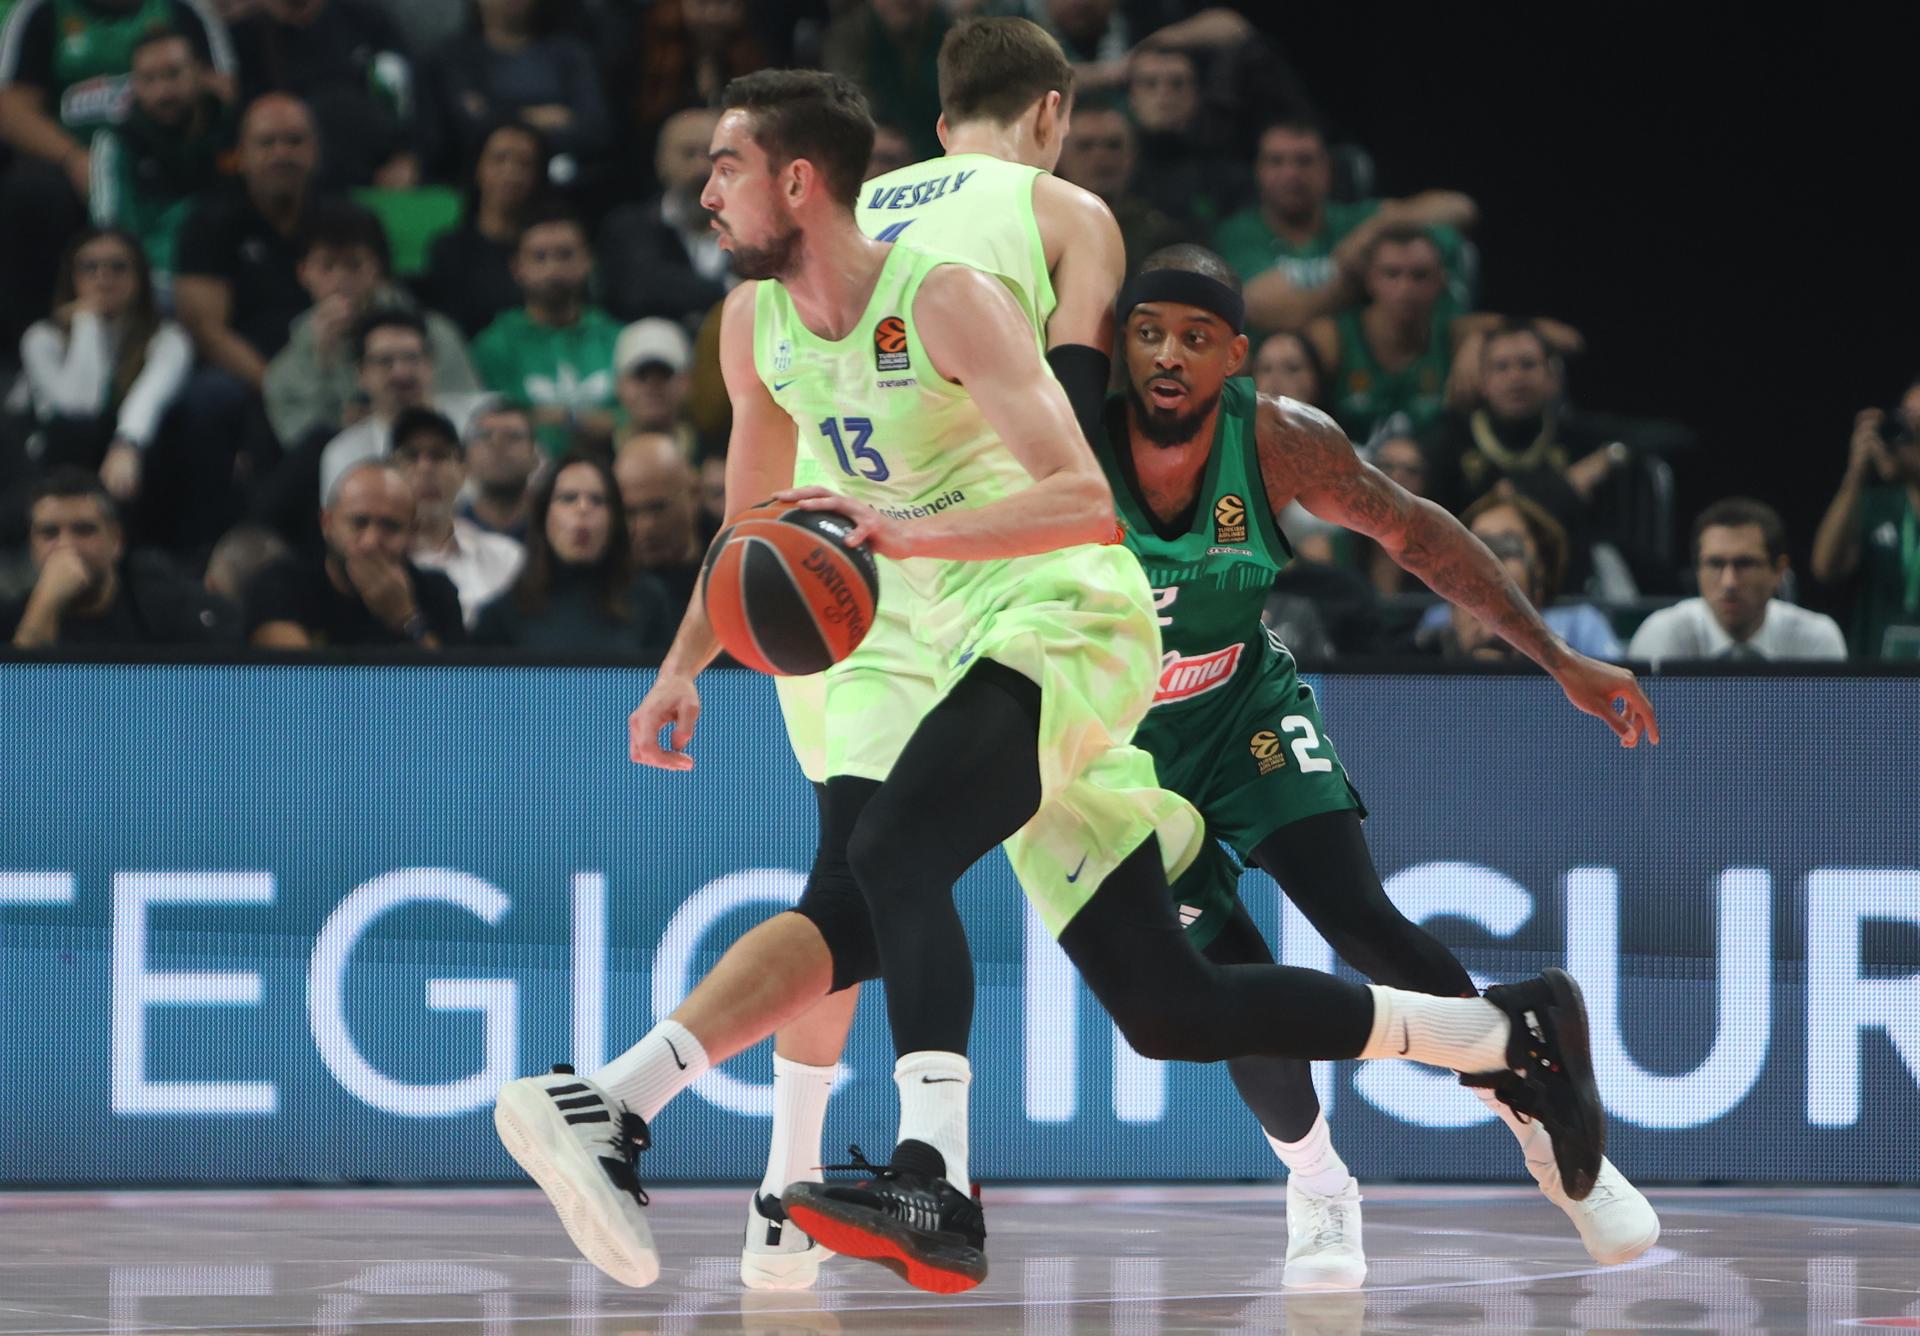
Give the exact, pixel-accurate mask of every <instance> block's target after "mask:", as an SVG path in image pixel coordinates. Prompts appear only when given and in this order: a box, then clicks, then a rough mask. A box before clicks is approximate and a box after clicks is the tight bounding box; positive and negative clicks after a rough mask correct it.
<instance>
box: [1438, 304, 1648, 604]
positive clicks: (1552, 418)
mask: <svg viewBox="0 0 1920 1336" xmlns="http://www.w3.org/2000/svg"><path fill="white" fill-rule="evenodd" d="M1480 318H1481V317H1473V319H1476V320H1477V319H1480ZM1551 328H1552V326H1550V325H1546V324H1544V323H1543V322H1540V321H1533V320H1522V319H1507V320H1501V321H1499V322H1498V323H1496V324H1494V325H1493V326H1492V328H1491V329H1488V330H1486V331H1484V332H1481V333H1478V334H1477V335H1469V337H1468V339H1467V340H1466V341H1464V342H1463V343H1462V344H1461V354H1460V358H1459V359H1458V360H1457V361H1456V365H1455V370H1456V373H1458V371H1459V370H1460V369H1461V366H1460V364H1461V363H1467V364H1476V365H1477V366H1478V375H1477V377H1476V379H1477V382H1478V398H1479V401H1480V402H1479V403H1478V404H1477V405H1475V406H1471V407H1470V408H1469V409H1468V410H1467V411H1465V412H1456V413H1453V414H1451V415H1449V416H1448V417H1446V418H1444V419H1442V420H1439V421H1435V422H1433V423H1431V424H1430V425H1429V426H1428V428H1427V429H1426V431H1425V432H1424V433H1423V435H1422V442H1423V444H1425V445H1426V447H1427V451H1428V455H1429V458H1430V462H1431V465H1432V472H1433V476H1434V495H1435V498H1436V499H1437V500H1438V501H1439V502H1440V503H1441V504H1442V505H1444V506H1446V507H1448V508H1449V509H1451V510H1461V509H1464V508H1465V507H1467V506H1469V505H1471V504H1472V503H1473V502H1475V501H1477V500H1479V499H1480V498H1481V497H1483V496H1485V495H1486V494H1487V493H1488V492H1490V491H1492V490H1493V489H1495V488H1496V487H1500V486H1502V485H1505V486H1508V487H1511V488H1512V489H1513V490H1515V491H1518V492H1519V493H1521V494H1522V495H1523V496H1526V497H1528V498H1529V499H1531V500H1533V501H1535V502H1537V503H1538V504H1539V505H1540V506H1542V507H1543V508H1545V509H1546V511H1547V512H1548V513H1549V514H1550V515H1552V516H1553V517H1554V519H1555V520H1556V521H1558V522H1559V524H1560V527H1561V528H1563V529H1565V530H1566V531H1567V536H1568V540H1569V542H1570V543H1571V544H1572V548H1571V551H1570V553H1569V560H1568V574H1567V578H1568V583H1569V587H1571V588H1573V589H1583V588H1585V587H1586V583H1587V575H1588V571H1589V569H1590V567H1591V561H1592V557H1591V542H1592V539H1591V533H1592V513H1591V512H1592V499H1593V497H1594V494H1595V493H1596V491H1598V489H1599V488H1600V486H1601V484H1602V483H1603V482H1604V481H1605V480H1606V478H1607V476H1608V475H1609V474H1610V473H1612V472H1613V471H1614V470H1615V469H1618V468H1620V467H1622V466H1623V465H1624V464H1626V463H1627V461H1628V459H1629V458H1630V455H1629V452H1628V450H1627V447H1626V446H1625V445H1623V444H1620V443H1618V442H1617V441H1614V440H1612V439H1611V435H1612V432H1613V431H1614V427H1613V426H1612V425H1611V424H1601V423H1598V422H1593V421H1590V420H1588V419H1587V418H1585V417H1583V416H1581V415H1580V414H1578V413H1575V412H1573V411H1571V410H1570V409H1569V408H1568V407H1567V406H1566V405H1565V404H1564V403H1563V401H1562V393H1561V389H1562V386H1561V367H1560V350H1559V349H1558V348H1556V347H1555V346H1554V344H1553V343H1552V342H1550V337H1551V335H1550V332H1549V331H1550V329H1551ZM1559 329H1560V330H1561V331H1562V335H1561V340H1562V342H1568V341H1571V340H1577V338H1578V336H1577V335H1574V334H1573V333H1572V331H1570V330H1566V328H1565V327H1564V326H1560V327H1559Z"/></svg>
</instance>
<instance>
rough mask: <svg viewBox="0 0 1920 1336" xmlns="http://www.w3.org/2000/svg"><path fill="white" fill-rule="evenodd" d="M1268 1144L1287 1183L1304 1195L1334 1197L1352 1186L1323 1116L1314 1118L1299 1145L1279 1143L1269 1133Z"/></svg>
mask: <svg viewBox="0 0 1920 1336" xmlns="http://www.w3.org/2000/svg"><path fill="white" fill-rule="evenodd" d="M1267 1144H1268V1145H1269V1146H1272V1147H1273V1153H1274V1154H1275V1155H1278V1156H1279V1157H1280V1163H1282V1164H1284V1165H1286V1166H1287V1180H1288V1181H1289V1182H1291V1183H1295V1184H1298V1185H1299V1187H1300V1190H1301V1191H1303V1192H1311V1193H1312V1194H1313V1195H1314V1196H1316V1197H1335V1196H1338V1195H1339V1194H1340V1193H1342V1192H1345V1191H1346V1190H1347V1184H1349V1183H1351V1182H1353V1175H1352V1174H1350V1173H1348V1172H1347V1162H1346V1161H1345V1160H1343V1159H1341V1158H1340V1152H1339V1151H1337V1150H1335V1149H1334V1148H1333V1132H1332V1130H1331V1129H1330V1128H1328V1126H1327V1116H1326V1114H1324V1113H1321V1114H1316V1115H1314V1119H1313V1126H1312V1127H1310V1128H1308V1129H1307V1134H1306V1135H1305V1136H1303V1137H1301V1138H1300V1139H1299V1140H1298V1141H1282V1140H1281V1139H1280V1138H1279V1137H1276V1136H1274V1135H1272V1134H1271V1133H1269V1134H1268V1135H1267Z"/></svg>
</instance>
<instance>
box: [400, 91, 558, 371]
mask: <svg viewBox="0 0 1920 1336" xmlns="http://www.w3.org/2000/svg"><path fill="white" fill-rule="evenodd" d="M547 158H548V150H547V145H546V141H545V139H543V138H542V137H541V135H540V132H539V131H538V130H536V129H534V128H533V127H532V126H530V125H522V124H520V123H519V122H518V121H508V122H506V123H505V124H502V125H497V126H495V127H494V128H493V129H491V130H489V131H488V132H487V135H486V138H485V139H483V140H482V141H481V144H480V155H479V158H478V160H477V161H476V162H475V163H474V166H473V171H472V173H471V176H470V179H471V188H470V189H469V191H468V195H467V207H466V213H465V215H464V216H463V217H462V218H461V220H460V225H459V226H458V227H456V228H454V229H453V230H452V231H451V232H445V233H442V234H441V235H440V236H438V237H436V238H435V239H434V241H433V244H432V246H431V247H430V248H429V250H428V252H427V272H426V273H425V274H424V275H422V276H421V280H420V284H419V287H420V293H421V296H422V297H424V298H425V299H426V303H427V305H428V306H430V307H432V308H433V309H434V310H436V311H444V312H446V314H447V315H448V317H449V318H451V319H452V320H453V321H454V323H456V324H458V325H459V326H460V328H461V329H462V330H463V331H465V333H466V335H467V337H468V338H472V337H473V336H474V335H476V334H478V333H479V332H480V331H481V330H483V329H485V328H486V327H487V326H488V325H490V324H492V323H493V322H494V320H495V319H496V318H497V317H499V316H500V315H501V314H502V313H503V312H506V311H510V310H512V309H513V308H514V307H516V306H518V305H519V304H520V285H519V284H517V283H515V282H514V281H513V253H514V251H515V249H517V248H518V246H519V244H520V233H521V231H522V230H523V229H524V228H525V227H526V221H527V213H528V211H529V209H531V208H532V207H533V205H534V204H535V203H536V201H537V200H538V199H539V197H540V195H541V194H542V192H543V191H544V190H545V188H546V180H547Z"/></svg>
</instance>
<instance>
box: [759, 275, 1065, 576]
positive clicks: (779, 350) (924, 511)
mask: <svg viewBox="0 0 1920 1336" xmlns="http://www.w3.org/2000/svg"><path fill="white" fill-rule="evenodd" d="M954 263H958V261H956V260H955V259H954V258H953V257H951V256H947V255H933V254H929V253H927V252H925V251H921V250H917V249H915V248H914V247H912V246H908V245H906V244H904V243H898V244H895V246H894V247H893V249H892V250H890V251H889V252H888V253H887V258H886V260H885V262H884V263H883V264H882V266H881V269H880V276H879V278H878V280H877V281H876V282H875V284H874V288H873V295H872V297H871V298H870V299H869V300H868V302H867V307H866V310H865V311H864V312H863V313H862V314H861V317H860V320H859V322H858V323H857V324H856V325H855V326H854V327H853V329H852V330H850V331H849V332H848V334H847V336H846V337H845V338H843V339H837V340H829V339H823V338H821V337H820V336H819V335H817V334H815V333H813V331H811V330H809V329H808V328H807V327H806V326H805V325H804V324H803V323H801V320H800V317H799V315H798V314H797V313H796V312H795V311H794V309H793V300H792V298H791V297H789V296H788V294H787V290H786V289H785V288H784V287H782V286H781V285H780V284H778V283H774V282H763V283H761V284H760V286H759V290H758V291H757V292H756V293H755V304H754V315H753V341H754V349H753V356H754V366H755V369H756V370H757V371H758V372H759V374H760V378H761V380H762V381H763V382H765V384H766V386H767V390H768V392H769V393H771V394H772V395H773V398H774V402H776V403H778V404H779V405H780V407H781V408H782V409H784V410H785V411H786V413H787V415H788V416H789V417H791V418H792V419H793V420H794V422H795V424H796V425H797V427H798V434H799V457H800V459H802V460H809V461H810V473H811V475H812V476H816V477H817V476H820V475H821V474H824V475H825V483H824V485H825V486H828V487H831V488H833V489H834V490H836V491H838V492H841V493H842V494H844V495H846V496H850V497H853V498H855V499H856V500H860V501H864V502H866V503H867V504H868V505H870V506H872V507H874V508H875V509H876V510H879V511H881V512H882V513H883V514H886V515H891V516H893V517H894V518H896V519H904V520H915V519H924V518H926V517H927V516H930V515H938V514H940V513H941V512H943V511H946V510H949V509H952V508H954V507H971V506H980V505H985V504H986V503H988V502H990V501H998V500H1000V499H1002V498H1003V497H1006V496H1010V495H1012V494H1013V493H1015V492H1019V491H1024V490H1025V489H1026V488H1028V487H1031V486H1032V485H1033V479H1032V477H1031V476H1030V475H1029V474H1028V473H1027V471H1026V469H1025V468H1023V467H1022V466H1021V464H1020V461H1019V460H1018V459H1016V458H1015V457H1014V455H1013V452H1012V451H1010V450H1008V449H1007V448H1006V446H1005V445H1003V444H1001V441H1000V438H999V436H998V435H996V434H995V433H994V431H993V429H992V428H991V427H990V426H988V425H987V420H986V416H985V415H984V414H983V413H982V412H981V411H980V406H979V404H977V403H976V402H975V401H974V398H973V396H972V394H970V393H969V392H968V391H967V390H965V389H963V388H962V387H961V386H959V385H956V384H954V383H953V382H952V381H949V380H947V379H945V378H944V377H942V376H941V375H940V373H939V372H938V371H936V370H934V368H933V362H932V359H931V358H930V357H928V355H927V350H926V347H925V345H923V344H922V343H921V342H920V337H919V335H918V333H917V332H916V331H915V329H914V321H913V302H914V298H915V297H916V296H917V295H918V294H919V291H920V285H921V283H922V282H924V281H925V279H926V276H927V275H928V274H929V273H931V272H932V271H933V270H935V269H937V268H939V267H940V266H941V265H943V264H954ZM798 472H799V470H798V469H796V473H798ZM999 564H1000V563H996V562H951V563H946V562H942V563H927V564H926V566H925V568H924V569H923V570H919V571H914V572H912V573H910V574H909V583H910V584H911V585H912V586H913V587H914V592H915V593H917V594H918V595H920V596H921V597H923V598H933V597H939V596H942V595H943V594H946V593H951V592H953V591H954V589H955V588H956V586H957V584H964V583H969V582H970V579H971V576H972V575H973V574H974V573H975V572H977V571H979V568H981V567H993V566H997V565H999ZM905 565H906V566H908V567H919V566H921V565H922V563H919V562H908V563H905ZM936 566H937V567H938V568H939V569H941V570H942V571H943V572H944V573H945V578H944V579H942V580H941V581H940V582H939V583H938V584H937V586H936V584H935V583H934V581H933V579H932V572H933V570H934V569H935V567H936Z"/></svg>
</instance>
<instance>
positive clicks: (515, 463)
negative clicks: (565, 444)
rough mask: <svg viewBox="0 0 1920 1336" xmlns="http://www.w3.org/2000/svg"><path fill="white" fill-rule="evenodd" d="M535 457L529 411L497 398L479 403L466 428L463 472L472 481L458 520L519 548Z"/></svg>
mask: <svg viewBox="0 0 1920 1336" xmlns="http://www.w3.org/2000/svg"><path fill="white" fill-rule="evenodd" d="M540 459H541V456H540V445H539V443H538V442H537V441H536V440H534V436H533V415H532V414H531V413H529V412H528V411H527V410H526V409H524V408H522V407H520V406H519V405H518V404H509V403H506V402H503V401H501V400H499V399H494V400H491V401H489V402H487V403H485V404H483V405H481V407H480V408H479V409H478V410H477V411H476V412H475V413H474V415H473V421H472V423H471V425H470V426H469V427H468V428H467V473H468V476H469V477H470V478H471V479H472V482H471V485H470V486H469V488H468V495H467V498H466V500H464V501H462V502H461V503H460V506H459V510H458V514H459V516H460V518H461V519H463V520H466V521H467V522H468V523H469V524H472V525H474V526H475V527H477V528H480V529H484V530H486V531H487V532H488V533H497V534H503V535H505V536H506V537H508V538H511V539H513V540H514V541H515V542H517V543H520V544H521V545H522V546H524V545H525V544H526V541H527V510H528V507H529V506H530V504H531V502H532V496H531V492H532V486H533V478H534V475H535V474H536V473H538V472H539V471H540Z"/></svg>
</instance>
